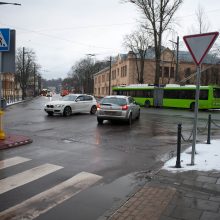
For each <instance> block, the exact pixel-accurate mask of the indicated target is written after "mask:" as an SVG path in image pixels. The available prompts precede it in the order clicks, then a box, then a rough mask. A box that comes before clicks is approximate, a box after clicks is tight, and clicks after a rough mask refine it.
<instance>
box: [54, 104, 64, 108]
mask: <svg viewBox="0 0 220 220" xmlns="http://www.w3.org/2000/svg"><path fill="white" fill-rule="evenodd" d="M63 106H64V105H60V104H57V105H54V107H55V108H62V107H63Z"/></svg>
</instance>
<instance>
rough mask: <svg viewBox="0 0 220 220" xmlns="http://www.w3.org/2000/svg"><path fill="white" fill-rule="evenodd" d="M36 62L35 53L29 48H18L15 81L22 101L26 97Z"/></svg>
mask: <svg viewBox="0 0 220 220" xmlns="http://www.w3.org/2000/svg"><path fill="white" fill-rule="evenodd" d="M35 60H36V54H35V52H34V51H33V50H32V49H30V48H24V47H23V48H21V47H20V48H18V49H17V55H16V80H17V81H18V83H19V84H20V87H21V90H22V99H25V98H26V96H27V93H26V92H27V87H28V83H29V79H30V76H31V75H32V74H33V73H34V66H35V65H36V63H35Z"/></svg>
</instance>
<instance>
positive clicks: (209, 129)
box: [207, 115, 212, 144]
mask: <svg viewBox="0 0 220 220" xmlns="http://www.w3.org/2000/svg"><path fill="white" fill-rule="evenodd" d="M211 121H212V119H211V115H209V119H208V136H207V144H211V142H210V136H211Z"/></svg>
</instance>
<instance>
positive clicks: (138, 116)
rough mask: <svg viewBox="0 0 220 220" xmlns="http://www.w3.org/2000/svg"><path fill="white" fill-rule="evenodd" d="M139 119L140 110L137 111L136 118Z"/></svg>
mask: <svg viewBox="0 0 220 220" xmlns="http://www.w3.org/2000/svg"><path fill="white" fill-rule="evenodd" d="M139 118H140V110H139V111H138V115H137V117H136V119H139Z"/></svg>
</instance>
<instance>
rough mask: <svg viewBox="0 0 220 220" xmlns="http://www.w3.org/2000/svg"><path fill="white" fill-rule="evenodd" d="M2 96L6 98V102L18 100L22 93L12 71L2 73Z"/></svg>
mask: <svg viewBox="0 0 220 220" xmlns="http://www.w3.org/2000/svg"><path fill="white" fill-rule="evenodd" d="M1 81H2V91H1V94H2V98H4V99H5V100H6V102H7V103H11V102H14V101H18V100H20V99H21V96H22V93H21V88H20V86H19V83H18V82H17V81H16V78H15V74H14V73H2V74H1Z"/></svg>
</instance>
